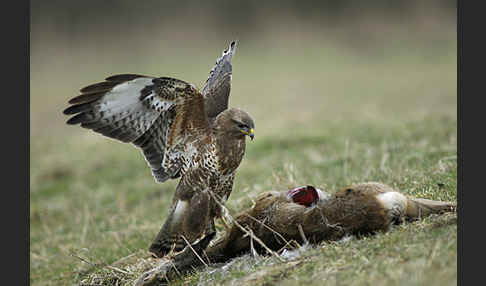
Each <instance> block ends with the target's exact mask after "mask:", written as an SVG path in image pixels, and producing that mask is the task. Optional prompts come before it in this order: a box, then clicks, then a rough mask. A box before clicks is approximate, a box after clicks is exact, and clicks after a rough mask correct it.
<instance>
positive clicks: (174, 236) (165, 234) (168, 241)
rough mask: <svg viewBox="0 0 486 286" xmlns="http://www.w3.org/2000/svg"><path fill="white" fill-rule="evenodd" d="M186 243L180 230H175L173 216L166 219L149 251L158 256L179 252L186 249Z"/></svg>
mask: <svg viewBox="0 0 486 286" xmlns="http://www.w3.org/2000/svg"><path fill="white" fill-rule="evenodd" d="M185 246H186V243H185V241H184V239H183V238H182V237H181V236H180V235H179V232H178V231H174V230H173V223H172V220H171V216H169V218H168V219H167V220H166V221H165V223H164V225H163V226H162V228H161V229H160V231H159V233H158V234H157V236H156V237H155V239H154V240H153V241H152V244H151V245H150V247H149V252H150V253H152V254H153V255H154V256H156V257H159V258H161V257H164V256H166V255H167V254H169V253H171V252H179V251H181V250H183V249H184V247H185Z"/></svg>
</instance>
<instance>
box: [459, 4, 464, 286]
mask: <svg viewBox="0 0 486 286" xmlns="http://www.w3.org/2000/svg"><path fill="white" fill-rule="evenodd" d="M462 20H463V9H462V1H461V0H458V1H457V205H458V208H457V210H458V214H457V220H458V223H457V231H458V237H457V275H458V277H457V283H458V285H463V283H461V282H462V281H463V279H464V277H463V275H462V274H463V257H462V256H463V254H464V250H463V243H464V237H463V234H464V232H463V165H462V163H463V156H462V146H463V142H462V140H463V133H462V131H463V129H462V107H463V105H462V98H463V92H462V87H463V81H462V44H463V30H462V29H463V25H462Z"/></svg>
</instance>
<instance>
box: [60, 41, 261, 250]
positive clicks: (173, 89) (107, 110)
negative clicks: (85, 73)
mask: <svg viewBox="0 0 486 286" xmlns="http://www.w3.org/2000/svg"><path fill="white" fill-rule="evenodd" d="M235 49H236V41H233V42H232V43H231V44H230V46H229V47H228V49H226V50H224V51H223V54H222V56H221V57H220V58H218V59H217V60H216V65H215V66H214V67H213V68H212V69H211V71H210V73H209V78H208V79H207V81H206V84H205V86H204V88H203V90H202V92H200V91H198V89H196V88H195V87H194V86H193V85H191V84H189V83H187V82H184V81H182V80H179V79H175V78H170V77H151V76H143V75H137V74H119V75H114V76H110V77H108V78H106V79H105V81H104V82H100V83H95V84H92V85H89V86H87V87H85V88H83V89H81V95H79V96H77V97H74V98H73V99H71V100H70V101H69V103H70V104H72V105H71V106H70V107H68V108H66V109H65V110H64V114H66V115H74V116H72V117H71V118H70V119H69V120H68V121H67V124H72V125H74V124H80V126H81V127H83V128H87V129H91V130H93V131H95V132H97V133H100V134H102V135H105V136H107V137H110V138H113V139H116V140H118V141H121V142H125V143H132V144H133V145H135V146H136V147H138V148H140V149H141V151H142V153H143V155H144V157H145V159H146V161H147V163H148V165H149V166H150V168H151V171H152V175H153V176H154V178H155V180H156V181H157V182H158V183H163V182H165V181H166V180H169V179H176V178H180V180H179V183H178V185H177V187H176V191H175V195H174V198H173V201H172V206H171V208H170V211H169V216H168V218H167V220H166V221H165V223H164V224H163V226H162V229H161V230H160V232H159V233H158V235H157V236H156V238H155V240H154V241H153V243H152V244H151V246H150V248H149V251H150V252H152V253H153V254H154V255H156V256H158V257H162V256H164V255H166V254H167V253H169V252H170V251H180V250H182V249H183V248H184V247H185V246H186V240H187V242H189V243H192V242H194V241H195V240H197V239H198V238H199V237H201V236H202V235H203V234H205V233H206V234H207V233H211V232H214V231H215V229H214V218H215V217H221V209H220V206H219V204H217V203H216V202H215V201H214V199H215V198H217V199H218V200H221V201H223V202H225V201H226V200H227V199H228V197H229V195H230V193H231V190H232V187H233V180H234V177H235V172H236V169H237V168H238V166H239V164H240V162H241V160H242V158H243V155H244V153H245V143H246V142H245V138H246V136H249V137H250V138H251V139H252V140H253V137H254V128H255V125H254V122H253V119H252V117H251V116H250V115H249V114H248V113H247V112H245V111H243V110H241V109H237V108H228V97H229V94H230V88H231V75H232V64H231V59H232V57H233V55H234V53H235Z"/></svg>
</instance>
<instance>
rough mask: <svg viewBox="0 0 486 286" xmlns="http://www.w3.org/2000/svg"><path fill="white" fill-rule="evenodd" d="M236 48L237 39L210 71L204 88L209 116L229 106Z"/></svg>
mask: <svg viewBox="0 0 486 286" xmlns="http://www.w3.org/2000/svg"><path fill="white" fill-rule="evenodd" d="M235 50H236V41H233V42H231V44H230V45H229V47H228V48H227V49H226V50H224V51H223V54H222V55H221V57H220V58H218V59H217V60H216V64H215V65H214V66H213V68H212V69H211V71H210V72H209V78H208V79H207V80H206V84H205V86H204V88H203V91H202V94H203V95H204V100H205V106H206V113H207V115H208V117H209V118H214V117H216V116H217V115H218V114H219V113H220V112H222V111H223V110H225V109H227V108H228V98H229V94H230V90H231V75H232V72H233V68H232V64H231V60H232V58H233V55H234V54H235Z"/></svg>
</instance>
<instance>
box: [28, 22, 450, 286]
mask: <svg viewBox="0 0 486 286" xmlns="http://www.w3.org/2000/svg"><path fill="white" fill-rule="evenodd" d="M269 29H270V28H269ZM286 33H287V38H285V37H282V35H280V34H278V33H272V32H271V31H270V32H268V35H267V37H260V38H258V39H252V40H247V41H246V42H245V39H244V38H243V39H242V38H240V45H239V48H238V51H237V54H236V56H235V58H234V61H233V65H234V75H233V90H232V96H231V98H230V105H231V106H235V107H241V108H244V109H245V110H247V111H249V112H250V113H251V114H252V115H253V117H254V118H255V121H256V138H255V140H254V141H253V142H251V143H249V144H248V145H247V146H248V147H247V153H246V155H245V158H244V160H243V162H242V164H241V166H240V168H239V171H238V174H237V177H236V182H235V186H234V190H233V193H232V195H231V197H230V199H229V201H228V203H227V206H228V208H229V209H230V210H231V211H232V212H233V213H236V212H237V211H239V210H241V209H243V208H245V207H247V206H249V205H250V204H251V198H252V197H254V196H256V195H257V194H258V193H260V192H262V191H265V190H270V189H285V188H288V187H294V186H297V185H303V184H314V185H316V186H319V187H321V188H323V189H326V190H329V191H333V190H336V189H337V188H339V187H342V186H344V185H346V184H350V183H355V182H363V181H380V182H383V183H386V184H389V185H391V186H394V187H396V188H398V189H400V190H402V191H403V192H404V193H406V194H409V195H414V196H417V197H423V198H429V199H436V200H446V201H455V200H456V189H457V180H456V167H457V162H456V152H457V148H456V146H457V128H456V122H457V119H456V118H457V115H456V106H457V105H456V42H455V40H454V39H455V33H452V34H451V35H449V34H447V35H446V36H443V35H442V36H437V34H435V35H436V38H439V40H437V39H435V38H433V37H432V38H430V37H428V36H422V38H420V37H419V36H417V37H418V38H420V40H417V39H415V40H414V41H407V40H406V39H405V38H400V37H398V36H397V38H392V39H390V40H385V39H384V38H379V36H377V37H378V39H377V41H376V38H375V41H373V43H375V44H368V46H366V45H363V47H364V48H363V49H361V50H359V51H357V50H356V46H355V45H354V44H352V43H347V42H346V41H331V40H329V39H330V38H333V36H332V35H330V34H326V33H324V35H320V34H319V36H316V35H318V34H312V33H311V32H309V31H307V34H306V33H304V32H303V31H300V30H295V29H294V30H292V29H290V28H289V30H287V31H286ZM417 33H418V32H417ZM289 35H290V36H289ZM385 36H387V34H385V35H384V36H382V37H385ZM46 37H47V36H46ZM288 39H290V40H288ZM296 39H297V40H296ZM228 41H229V39H228V40H222V41H219V42H214V43H207V44H205V45H203V46H202V47H199V48H197V49H196V48H195V47H194V48H187V47H186V48H185V49H183V50H178V49H176V48H174V49H173V50H164V51H158V53H156V54H155V55H153V56H152V57H150V58H148V57H145V58H144V57H140V61H138V62H132V64H131V65H130V63H129V62H130V61H122V59H123V55H120V54H115V55H114V56H113V57H112V58H104V57H100V54H101V55H104V53H106V54H108V53H107V51H108V50H109V49H110V46H104V44H103V43H100V46H98V47H96V46H95V45H94V46H93V47H91V50H90V48H89V47H86V46H84V47H83V48H81V47H77V45H76V43H72V44H71V45H70V46H69V47H68V48H66V47H62V46H61V47H57V48H56V49H57V50H55V51H52V50H48V49H44V50H42V53H41V52H40V50H41V48H42V43H40V44H36V43H37V42H35V41H33V48H34V49H33V54H32V63H31V64H32V70H31V72H32V73H31V90H32V95H31V149H30V156H31V168H30V173H31V175H30V179H31V182H30V184H31V192H30V280H31V284H32V285H39V286H40V285H69V284H77V283H79V282H80V281H83V280H85V281H89V282H90V283H93V284H96V283H98V282H99V281H98V280H96V279H95V278H96V277H105V278H106V277H111V278H110V279H111V280H109V281H108V280H106V281H105V282H104V283H105V284H103V285H131V284H124V283H128V281H131V280H132V279H133V278H134V277H136V276H137V275H138V274H140V273H141V272H142V271H143V270H144V268H145V267H149V266H151V265H153V264H154V263H155V262H154V261H153V260H152V259H150V258H147V257H146V253H145V250H146V249H147V248H148V245H149V243H150V242H151V240H152V239H153V237H154V236H155V235H156V233H157V232H158V230H159V228H160V226H161V224H162V222H163V221H164V219H165V217H166V215H167V207H168V206H169V203H170V199H171V197H172V194H173V192H174V187H175V185H176V182H168V183H165V184H162V185H158V184H156V183H155V182H154V180H153V179H152V177H151V175H150V171H149V169H148V167H147V166H146V163H145V161H144V160H143V158H142V155H141V154H140V152H139V151H138V150H136V149H135V148H133V147H131V146H129V145H123V144H121V143H118V142H114V141H112V140H108V139H106V138H103V137H101V136H99V135H98V134H94V133H91V132H88V131H87V130H84V129H80V128H75V127H69V126H66V125H65V124H64V122H65V120H66V119H67V118H65V116H63V115H62V114H61V111H62V109H63V108H64V107H65V106H66V102H67V100H68V99H69V98H70V97H72V96H74V95H76V93H77V90H78V89H79V88H80V87H82V86H84V85H86V84H89V83H92V82H93V81H98V80H100V79H102V78H103V77H105V76H108V75H110V74H112V73H124V72H136V73H142V74H149V75H160V76H162V75H167V76H176V77H179V78H181V79H185V80H187V81H190V82H193V83H195V84H196V85H198V86H202V85H203V82H204V80H205V78H206V76H207V72H208V71H209V68H210V67H211V66H212V64H213V63H214V59H215V58H216V57H217V56H219V54H220V52H221V49H222V48H223V47H224V45H226V44H227V42H228ZM377 43H378V44H377ZM152 44H153V45H147V46H149V47H150V46H152V47H153V46H154V45H155V46H157V43H152ZM269 47H271V48H269ZM366 47H368V48H366ZM147 51H148V50H147ZM151 51H152V52H153V50H151ZM128 52H129V51H127V53H128ZM136 52H140V51H139V50H138V51H136ZM145 52H146V51H145ZM97 53H98V54H97ZM140 53H141V54H143V53H142V52H140ZM90 54H91V55H94V57H95V58H96V57H100V58H97V59H98V60H99V61H98V60H93V58H90V57H88V56H87V55H90ZM167 54H169V55H167ZM154 59H155V60H154ZM159 59H160V61H159ZM115 62H116V64H115ZM66 64H67V66H66ZM73 66H77V68H78V69H76V70H75V69H73V68H72V67H73ZM68 71H69V72H68ZM93 71H96V72H93ZM218 227H221V226H218ZM456 231H457V225H456V217H455V215H448V216H442V217H432V218H429V219H426V220H425V221H422V222H416V223H411V224H406V225H403V226H398V227H396V228H394V229H393V230H392V231H391V232H389V233H386V234H379V235H377V236H375V237H372V238H367V239H364V240H356V239H354V238H351V239H349V240H346V241H342V242H339V243H329V244H326V245H325V246H324V247H322V246H319V247H316V248H312V249H308V250H306V251H303V252H302V253H301V254H300V255H299V256H298V257H295V258H288V261H287V262H285V263H281V262H277V261H275V260H274V259H273V258H265V257H260V258H252V257H243V258H239V259H236V260H235V261H233V262H232V263H231V264H229V265H227V266H225V267H224V271H223V270H218V269H210V270H207V271H204V272H201V273H198V274H195V275H193V276H190V277H188V278H187V279H185V280H181V281H177V282H176V284H181V285H185V284H196V283H199V282H201V283H202V284H211V285H213V284H215V285H234V284H245V285H262V284H265V285H277V284H278V285H322V283H323V282H326V283H328V284H329V285H456V282H457V271H456V270H457V261H456V259H457V247H456V242H457V235H456ZM121 259H122V260H121ZM83 260H85V261H83ZM120 260H121V261H120ZM86 261H89V262H90V263H92V264H96V266H93V265H91V264H89V263H87V262H86ZM113 263H114V264H113ZM110 264H111V265H115V266H116V267H117V268H119V269H121V270H122V271H123V272H126V273H123V272H119V271H116V270H113V269H110V268H107V267H103V265H110ZM116 277H118V278H116ZM97 281H98V282H97ZM116 283H119V284H116Z"/></svg>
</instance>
